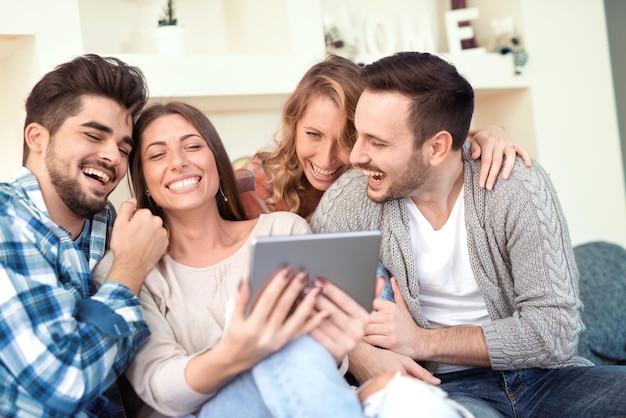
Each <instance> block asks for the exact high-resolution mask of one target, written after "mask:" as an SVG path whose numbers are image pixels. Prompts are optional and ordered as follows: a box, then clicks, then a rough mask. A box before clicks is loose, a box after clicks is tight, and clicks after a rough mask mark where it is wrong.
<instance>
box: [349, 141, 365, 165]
mask: <svg viewBox="0 0 626 418" xmlns="http://www.w3.org/2000/svg"><path fill="white" fill-rule="evenodd" d="M368 161H369V158H368V156H367V154H366V153H365V141H364V140H363V138H361V136H357V138H356V142H355V143H354V146H353V147H352V151H350V164H352V165H358V164H365V163H367V162H368Z"/></svg>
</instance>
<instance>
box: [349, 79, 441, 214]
mask: <svg viewBox="0 0 626 418" xmlns="http://www.w3.org/2000/svg"><path fill="white" fill-rule="evenodd" d="M410 104H411V99H409V98H408V97H406V96H403V95H401V94H399V93H393V92H372V91H369V90H366V91H364V92H363V94H362V95H361V98H360V99H359V102H358V104H357V108H356V115H355V125H356V129H357V132H358V137H357V141H356V143H355V144H354V147H353V149H352V152H351V153H350V162H351V163H352V164H353V165H355V166H356V167H358V168H360V169H361V170H363V171H364V172H365V173H366V174H367V175H368V176H369V178H368V187H367V195H368V197H369V198H370V199H372V200H373V201H375V202H385V201H388V200H393V199H399V198H403V197H409V196H412V195H413V194H414V193H416V192H417V191H418V190H419V189H420V188H421V187H422V186H423V185H424V184H425V183H426V182H427V181H428V179H429V178H430V176H431V174H430V173H431V171H430V167H429V166H428V164H427V162H426V161H424V158H423V155H422V151H421V149H415V147H414V142H415V136H414V133H413V132H412V130H411V129H409V124H408V115H409V109H410Z"/></svg>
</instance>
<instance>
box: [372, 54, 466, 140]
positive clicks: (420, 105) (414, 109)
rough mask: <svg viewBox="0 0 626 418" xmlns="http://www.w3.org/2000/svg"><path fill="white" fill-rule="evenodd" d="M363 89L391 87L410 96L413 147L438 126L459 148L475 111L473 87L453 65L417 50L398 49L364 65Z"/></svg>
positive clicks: (375, 89) (437, 128)
mask: <svg viewBox="0 0 626 418" xmlns="http://www.w3.org/2000/svg"><path fill="white" fill-rule="evenodd" d="M361 78H362V81H363V83H364V87H365V89H366V90H370V91H374V92H375V91H393V92H398V93H400V94H403V95H405V96H407V97H409V98H411V99H412V100H413V104H412V106H411V111H410V115H409V124H410V125H411V127H412V129H413V132H414V135H415V148H419V147H420V146H421V145H422V144H423V143H424V141H426V140H427V139H428V138H431V137H432V136H434V135H435V134H436V133H437V132H439V131H441V130H445V131H448V132H449V133H450V134H451V135H452V138H453V143H452V148H453V149H460V148H461V147H462V146H463V143H464V142H465V140H466V139H467V134H468V132H469V127H470V122H471V120H472V114H473V113H474V90H473V89H472V86H471V85H470V84H469V82H468V81H467V80H466V79H465V78H464V77H463V76H461V75H460V74H459V73H458V72H457V70H456V68H455V67H454V65H452V64H450V63H448V62H446V61H444V60H443V59H441V58H439V57H437V56H435V55H432V54H429V53H420V52H399V53H396V54H394V55H392V56H389V57H385V58H382V59H380V60H378V61H376V62H374V63H372V64H369V65H366V66H365V67H364V68H363V71H362V72H361Z"/></svg>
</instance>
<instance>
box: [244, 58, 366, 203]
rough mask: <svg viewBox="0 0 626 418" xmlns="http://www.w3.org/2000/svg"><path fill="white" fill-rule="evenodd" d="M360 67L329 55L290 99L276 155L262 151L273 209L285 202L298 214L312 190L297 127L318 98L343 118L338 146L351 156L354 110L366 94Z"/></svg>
mask: <svg viewBox="0 0 626 418" xmlns="http://www.w3.org/2000/svg"><path fill="white" fill-rule="evenodd" d="M360 73H361V67H359V66H358V65H357V64H355V63H354V62H352V61H350V60H348V59H346V58H342V57H340V56H337V55H328V56H327V57H326V58H325V59H324V61H321V62H319V63H317V64H315V65H314V66H313V67H311V68H310V69H309V70H308V71H307V72H306V74H304V76H303V77H302V79H301V80H300V82H299V83H298V86H297V87H296V89H295V90H294V92H293V93H292V94H291V95H290V96H289V98H288V99H287V102H286V103H285V106H284V108H283V112H282V128H281V129H280V131H279V132H277V134H276V136H275V138H274V141H275V144H276V148H275V149H274V150H273V151H260V152H258V153H257V154H256V157H257V158H258V159H259V160H261V162H262V164H263V170H264V171H265V173H266V175H267V180H268V182H269V183H271V189H272V193H271V197H270V198H269V199H268V201H267V202H266V203H267V204H268V206H269V207H270V208H271V209H274V206H275V205H276V204H277V203H278V202H280V201H283V202H284V204H285V205H286V207H287V210H288V211H290V212H295V213H298V210H299V209H300V204H301V196H302V194H303V193H304V192H305V191H306V190H307V189H308V188H309V187H311V185H310V183H309V182H308V180H307V178H306V176H305V175H304V172H303V169H302V167H301V166H300V162H299V161H298V156H297V155H296V125H297V123H298V121H299V120H300V119H301V118H302V116H303V115H304V112H305V111H306V109H307V106H308V104H309V103H310V102H311V101H312V100H313V99H316V98H318V97H320V96H321V97H324V98H330V99H331V100H332V101H333V102H334V103H335V104H336V105H337V108H338V109H339V110H340V111H341V112H342V113H343V115H344V122H343V125H342V126H341V127H340V132H341V134H340V136H339V139H338V142H339V146H340V147H341V148H343V149H345V150H347V151H348V152H349V151H350V150H351V149H352V146H353V145H354V142H355V141H356V130H355V128H354V110H355V108H356V104H357V101H358V100H359V96H360V95H361V92H362V91H363V88H362V87H361V82H360V79H359V75H360Z"/></svg>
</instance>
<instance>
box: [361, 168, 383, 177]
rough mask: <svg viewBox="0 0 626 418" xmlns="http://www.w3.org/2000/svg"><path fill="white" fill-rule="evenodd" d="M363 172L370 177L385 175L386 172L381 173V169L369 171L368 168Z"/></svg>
mask: <svg viewBox="0 0 626 418" xmlns="http://www.w3.org/2000/svg"><path fill="white" fill-rule="evenodd" d="M361 171H362V172H363V174H365V175H366V176H370V177H378V178H381V177H384V176H385V173H381V172H380V171H368V170H361Z"/></svg>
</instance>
